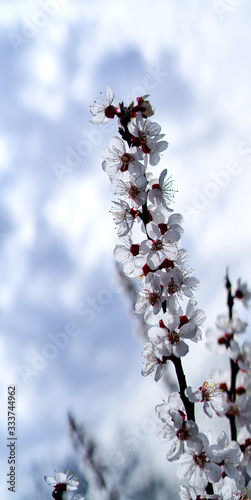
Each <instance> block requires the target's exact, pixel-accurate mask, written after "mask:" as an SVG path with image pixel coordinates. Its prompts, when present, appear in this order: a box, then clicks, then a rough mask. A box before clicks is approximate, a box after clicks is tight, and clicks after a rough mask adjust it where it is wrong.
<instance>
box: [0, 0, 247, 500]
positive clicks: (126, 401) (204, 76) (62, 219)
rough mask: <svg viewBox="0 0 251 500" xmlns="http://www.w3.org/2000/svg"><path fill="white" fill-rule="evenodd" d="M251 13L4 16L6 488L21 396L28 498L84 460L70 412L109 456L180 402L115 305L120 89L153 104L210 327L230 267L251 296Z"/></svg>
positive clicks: (45, 3) (159, 7) (1, 276)
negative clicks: (114, 175) (30, 484)
mask: <svg viewBox="0 0 251 500" xmlns="http://www.w3.org/2000/svg"><path fill="white" fill-rule="evenodd" d="M250 14H251V6H250V5H249V3H248V2H247V0H240V1H236V2H233V1H230V0H225V1H224V2H223V1H222V2H220V1H213V0H208V1H207V2H201V1H200V0H191V1H189V2H188V1H186V0H180V1H179V2H177V0H167V1H166V2H163V1H161V0H155V1H154V2H149V1H143V0H139V1H138V2H135V1H131V0H127V1H125V0H121V1H120V2H118V1H115V0H107V1H106V2H103V1H101V0H90V1H87V0H80V1H78V0H68V1H66V0H64V1H63V0H61V1H59V0H58V1H56V0H50V2H49V0H41V1H40V2H36V1H35V0H30V1H25V0H22V1H21V0H20V1H7V2H5V1H3V0H1V1H0V24H1V31H0V33H1V34H0V37H1V45H0V53H1V67H2V71H1V93H0V100H1V106H0V107H1V122H0V123H1V128H0V178H1V197H0V253H1V266H0V309H1V311H0V313H1V315H0V317H1V320H0V332H1V335H0V361H1V374H2V375H1V377H2V378H1V380H2V383H1V386H0V387H1V389H0V390H1V408H2V413H3V417H2V419H1V421H0V426H1V435H2V436H3V437H2V442H1V450H0V455H1V471H2V472H1V474H2V476H1V482H2V485H3V486H2V487H3V488H6V476H5V474H6V472H7V468H8V467H7V455H6V437H7V430H6V425H7V424H6V422H7V387H8V386H9V385H11V384H15V385H16V387H17V414H18V430H17V436H18V478H19V482H18V488H19V495H20V498H21V495H26V498H28V497H27V494H28V491H27V480H28V478H29V474H30V467H31V464H32V463H34V460H38V461H41V462H42V461H43V460H44V463H45V464H46V467H48V469H47V470H44V471H43V474H52V473H53V470H54V469H55V468H57V467H58V461H59V460H61V458H62V456H63V455H64V454H66V453H67V451H68V449H69V446H70V443H69V437H68V434H67V425H66V413H67V411H68V410H71V411H72V412H73V413H74V414H75V415H76V417H77V418H78V419H79V420H80V421H83V422H86V423H87V425H88V426H89V428H90V429H91V430H92V431H93V432H94V433H97V435H99V436H100V438H101V439H103V442H104V443H105V444H106V445H107V446H108V445H109V441H110V439H111V436H113V433H114V432H115V430H116V428H119V426H121V425H128V424H130V423H131V422H137V423H139V422H142V419H144V417H145V416H146V415H148V416H149V415H153V412H154V407H155V405H156V404H158V403H160V402H161V400H162V399H163V394H162V389H163V387H161V386H158V387H157V386H156V384H155V383H154V381H153V379H151V378H149V379H143V378H142V377H141V374H140V370H141V367H142V358H141V356H140V353H141V350H142V344H141V343H140V341H139V340H137V339H136V338H135V336H133V335H132V326H131V319H130V318H129V316H128V305H127V304H126V303H125V302H124V301H123V299H122V298H121V295H120V294H119V293H118V291H116V290H115V281H114V276H115V275H114V263H113V257H112V252H113V248H114V245H115V244H116V241H117V237H116V231H115V230H114V223H113V221H112V217H111V214H110V213H109V210H110V207H111V200H112V195H111V193H110V192H109V182H108V179H107V177H106V175H105V174H104V172H103V171H102V169H101V162H102V157H101V153H102V150H103V149H104V148H105V147H106V146H107V145H108V143H109V139H110V137H111V136H112V135H116V134H117V131H116V124H115V123H109V124H108V125H107V126H103V127H102V126H96V127H95V126H94V125H92V124H90V123H89V120H90V117H91V116H90V110H89V108H90V105H92V104H93V102H94V100H96V99H97V98H98V97H99V96H100V92H103V93H105V90H106V87H107V85H110V86H111V87H112V89H113V90H114V93H115V96H116V98H117V101H118V102H120V101H121V100H124V101H125V103H129V102H130V101H131V100H133V99H135V98H136V97H137V96H139V95H143V94H150V96H151V97H150V100H151V102H152V104H153V105H154V106H155V109H156V114H155V117H154V120H155V121H157V122H158V123H159V124H160V125H161V127H162V131H163V133H165V134H166V139H167V140H168V142H169V148H168V150H167V151H166V152H165V153H164V155H163V160H162V163H161V164H160V168H161V169H162V168H164V167H165V168H168V172H169V174H172V176H173V181H174V188H175V189H176V190H177V193H176V203H175V206H174V208H175V211H177V212H181V213H182V214H183V215H184V228H185V231H186V232H185V236H184V238H183V246H184V247H185V248H187V249H188V250H189V252H190V254H191V267H192V268H194V269H195V274H196V275H197V276H198V277H199V279H200V280H201V284H202V286H201V289H200V291H199V293H198V294H197V299H198V301H199V306H200V307H201V308H203V309H205V311H206V314H207V324H206V326H207V327H210V326H213V323H214V319H215V316H216V315H217V314H219V313H224V312H225V311H226V308H225V290H224V287H223V277H224V273H225V268H226V266H227V265H228V266H229V269H230V277H231V278H232V280H233V282H234V283H235V282H236V280H237V278H238V277H239V276H241V277H242V278H243V279H244V280H246V281H248V282H249V283H250V284H251V266H250V243H251V235H250V221H249V219H250V211H251V197H250V182H251V174H250V162H251V119H250V109H251V94H250V87H251V63H250V47H251V44H250V42H251V40H250V37H251V34H250ZM93 301H94V302H95V304H96V305H95V306H94V305H93V304H94V302H93ZM241 314H242V318H244V319H246V320H248V319H249V318H250V313H249V312H247V311H241ZM249 331H250V330H249ZM60 332H61V335H60ZM62 332H63V333H62ZM48 346H49V347H48ZM196 348H197V346H196ZM200 348H201V349H202V351H200V352H202V353H203V354H202V355H200V356H199V357H198V356H197V358H196V359H199V361H198V363H197V366H196V368H195V371H194V373H191V374H190V376H191V380H193V377H194V378H195V377H196V376H197V373H199V371H200V370H202V367H203V365H204V358H203V355H205V352H206V351H205V350H203V349H204V348H203V346H201V347H200ZM198 349H199V347H198ZM196 352H197V353H198V352H199V351H196ZM202 376H203V375H202ZM149 393H152V399H150V398H149ZM48 457H49V458H48ZM3 471H4V472H3ZM2 487H1V489H2Z"/></svg>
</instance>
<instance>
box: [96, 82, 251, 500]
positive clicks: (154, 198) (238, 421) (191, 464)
mask: <svg viewBox="0 0 251 500" xmlns="http://www.w3.org/2000/svg"><path fill="white" fill-rule="evenodd" d="M148 97H149V96H147V95H145V96H142V97H138V98H137V99H136V102H135V103H134V102H132V103H131V104H130V105H129V106H125V105H124V103H123V102H122V103H119V104H118V105H117V104H116V99H115V96H114V94H113V91H112V89H111V88H110V87H108V88H107V91H106V98H105V99H104V100H103V102H102V103H97V102H96V103H95V105H94V106H92V107H91V113H92V115H93V117H92V119H91V122H92V123H98V124H100V123H106V122H107V121H108V120H110V119H114V118H115V117H116V118H117V120H118V132H119V135H118V136H115V137H112V138H111V140H110V144H109V146H108V147H106V148H105V149H104V151H103V153H102V156H103V163H102V168H103V170H104V172H105V173H106V174H107V176H108V177H109V181H110V189H111V191H112V193H113V194H114V195H115V196H117V199H116V200H114V201H113V209H112V211H111V212H112V214H113V217H114V222H115V225H116V228H117V234H118V238H119V243H118V245H117V246H116V247H115V250H114V257H115V259H116V260H117V261H118V262H119V263H121V264H122V266H123V272H124V273H125V275H126V276H128V277H131V278H138V279H139V280H140V283H141V287H140V291H139V292H138V300H137V301H136V304H135V313H136V314H143V315H144V320H145V322H146V324H147V325H149V330H148V340H147V342H146V344H145V347H144V349H143V357H144V358H145V359H146V361H145V364H144V367H143V369H142V375H143V376H147V375H149V374H151V373H152V374H154V379H155V381H158V380H160V378H161V377H162V374H163V371H164V369H165V366H166V365H167V363H170V362H172V363H173V365H174V367H175V370H176V375H177V380H178V384H179V392H176V393H173V394H171V395H170V396H169V398H168V401H167V402H165V403H163V404H161V405H158V406H157V407H156V414H157V416H158V418H159V419H160V420H161V423H160V424H159V426H158V434H159V436H161V437H162V438H164V439H165V440H166V443H167V460H169V461H174V460H177V465H178V467H177V475H178V477H179V478H180V479H182V481H183V486H182V487H181V490H180V498H181V500H202V499H206V498H212V499H215V500H216V499H222V500H230V499H231V500H232V499H236V500H237V499H240V500H246V499H248V498H250V496H249V492H250V491H251V483H249V482H248V479H249V473H250V471H251V462H250V460H251V439H250V438H249V437H248V436H249V433H250V430H251V393H250V390H251V386H250V383H249V384H248V380H249V375H250V362H251V344H250V343H249V342H244V343H243V344H241V345H240V344H239V343H238V342H237V341H236V338H235V334H239V333H242V332H244V331H245V329H246V326H247V325H246V323H243V322H242V321H241V320H240V319H238V318H237V317H236V316H235V314H234V313H233V304H234V301H235V300H237V299H238V300H241V301H242V302H243V304H244V305H246V306H247V304H248V301H249V299H250V298H251V293H250V292H249V290H248V288H247V285H246V284H244V283H242V282H241V280H238V283H237V289H236V291H235V293H234V294H232V291H231V283H230V281H229V278H228V276H227V277H226V287H227V290H228V306H229V316H228V317H224V316H221V317H219V318H218V321H217V328H218V330H220V333H219V336H218V337H217V335H215V334H214V333H213V332H212V331H210V332H208V342H210V343H211V345H212V346H215V347H217V348H219V349H220V351H223V350H225V352H226V353H227V355H228V356H229V358H230V362H231V375H230V380H225V379H224V378H223V379H222V380H219V381H218V382H216V381H215V380H214V379H210V380H206V381H204V382H203V383H202V385H201V386H199V387H191V386H187V383H186V377H185V374H184V371H183V367H182V360H181V358H182V357H184V356H186V355H187V354H188V352H189V343H190V342H198V341H199V340H201V338H202V332H201V327H202V325H203V323H204V321H205V313H204V311H202V310H201V309H199V308H198V306H197V302H196V300H195V299H194V292H195V291H196V290H197V289H198V287H199V280H198V279H197V278H196V277H195V276H194V275H193V272H192V271H191V270H190V269H189V267H188V259H189V255H188V252H187V251H186V250H185V249H183V248H181V246H180V240H181V237H182V235H183V228H182V216H181V215H180V214H178V213H174V212H173V209H172V208H171V207H170V205H171V203H172V201H173V198H174V191H173V181H172V179H171V176H168V172H167V169H166V168H164V169H163V170H161V171H160V172H158V164H159V162H160V160H161V159H162V156H163V155H162V153H163V152H164V151H165V150H166V149H167V147H168V142H167V141H165V140H164V134H162V133H161V127H160V125H159V124H158V123H156V122H154V121H152V119H151V118H152V116H153V114H154V108H153V106H152V105H151V104H150V102H149V101H148V100H147V98H148ZM151 169H152V170H153V173H152V171H151ZM154 170H155V171H156V173H154ZM157 172H158V173H157ZM239 372H240V373H241V374H242V375H241V381H240V385H239V386H238V387H236V380H237V375H238V374H239ZM197 403H202V405H203V409H204V412H205V414H206V415H207V416H208V417H209V418H212V417H213V416H215V415H218V416H221V417H224V416H225V417H227V418H228V419H229V422H230V429H231V440H229V439H228V436H227V433H226V432H225V431H223V432H221V433H220V434H219V436H218V437H217V438H216V442H214V443H211V442H210V439H209V437H208V436H207V435H206V434H204V433H202V432H200V430H199V428H198V425H197V423H196V421H195V404H197ZM236 429H240V430H242V431H243V430H244V431H246V433H247V436H246V437H243V439H242V443H241V445H240V444H239V442H238V441H237V431H236ZM243 467H245V473H243Z"/></svg>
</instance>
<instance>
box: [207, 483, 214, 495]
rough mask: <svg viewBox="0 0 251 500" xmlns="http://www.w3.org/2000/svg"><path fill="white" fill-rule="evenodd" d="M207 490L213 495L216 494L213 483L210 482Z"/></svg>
mask: <svg viewBox="0 0 251 500" xmlns="http://www.w3.org/2000/svg"><path fill="white" fill-rule="evenodd" d="M206 492H207V494H208V495H213V494H214V489H213V485H212V483H208V484H207V487H206Z"/></svg>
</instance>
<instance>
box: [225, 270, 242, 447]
mask: <svg viewBox="0 0 251 500" xmlns="http://www.w3.org/2000/svg"><path fill="white" fill-rule="evenodd" d="M225 285H226V289H227V305H228V317H229V321H230V322H231V321H232V319H233V306H234V296H233V295H232V284H231V281H230V279H229V276H228V269H227V271H226V281H225ZM230 366H231V387H230V391H229V398H230V402H231V403H235V401H236V377H237V373H238V371H239V366H238V364H237V363H236V362H235V361H234V360H233V359H230ZM227 418H228V419H229V424H230V430H231V439H232V440H233V441H236V440H237V429H236V423H235V415H231V414H229V415H227Z"/></svg>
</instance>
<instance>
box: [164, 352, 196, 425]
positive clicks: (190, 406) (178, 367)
mask: <svg viewBox="0 0 251 500" xmlns="http://www.w3.org/2000/svg"><path fill="white" fill-rule="evenodd" d="M169 359H170V360H171V361H172V362H173V364H174V366H175V371H176V375H177V378H178V382H179V386H180V397H181V399H182V401H183V403H184V406H185V408H186V412H187V419H188V420H193V421H194V422H195V416H194V403H191V402H190V401H189V399H188V398H187V397H186V395H185V390H186V388H187V383H186V377H185V374H184V371H183V367H182V363H181V359H180V358H176V356H174V355H173V354H172V356H170V358H169Z"/></svg>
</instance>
